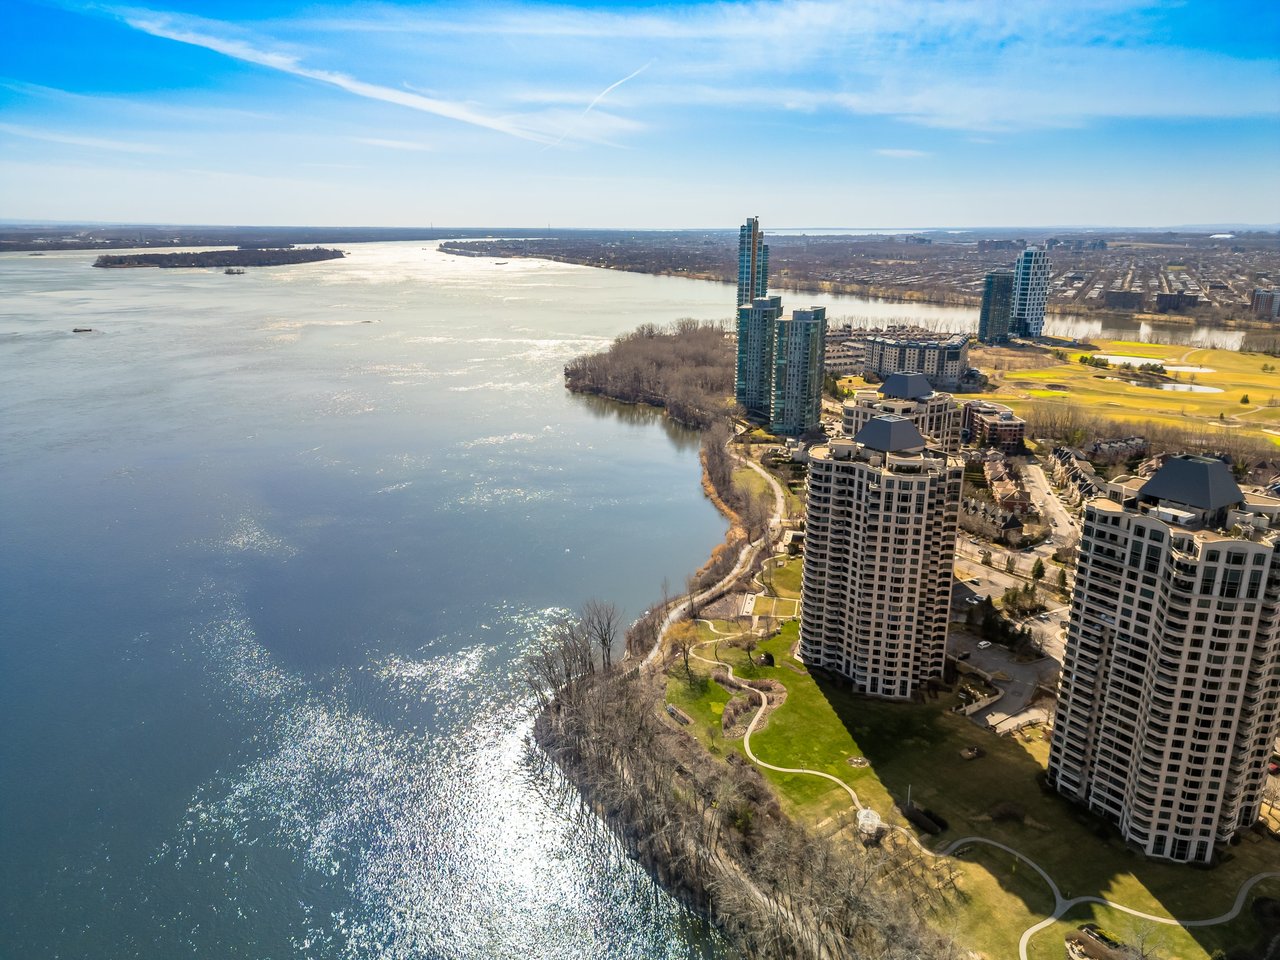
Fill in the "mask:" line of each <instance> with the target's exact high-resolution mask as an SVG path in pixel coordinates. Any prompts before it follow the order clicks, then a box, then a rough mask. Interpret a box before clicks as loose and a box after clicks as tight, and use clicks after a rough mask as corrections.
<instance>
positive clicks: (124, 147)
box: [0, 123, 166, 153]
mask: <svg viewBox="0 0 1280 960" xmlns="http://www.w3.org/2000/svg"><path fill="white" fill-rule="evenodd" d="M0 133H7V134H9V135H10V136H14V137H24V138H26V139H28V140H43V141H45V142H47V143H65V144H67V145H68V146H73V147H89V148H90V149H92V150H116V151H119V152H121V153H165V152H166V151H164V150H162V149H161V148H160V147H156V146H153V145H151V144H149V143H138V142H136V141H133V140H109V139H106V138H103V137H85V136H81V135H80V134H75V133H61V132H60V131H57V130H41V129H39V128H37V127H27V126H22V125H21V124H17V123H0Z"/></svg>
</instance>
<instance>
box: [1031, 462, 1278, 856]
mask: <svg viewBox="0 0 1280 960" xmlns="http://www.w3.org/2000/svg"><path fill="white" fill-rule="evenodd" d="M1277 733H1280V499H1276V498H1274V497H1265V496H1260V495H1254V494H1245V493H1242V492H1241V490H1240V487H1239V486H1237V484H1236V481H1235V479H1234V478H1233V477H1232V474H1231V471H1230V470H1229V469H1228V468H1227V465H1226V464H1225V463H1223V462H1222V461H1220V460H1215V459H1211V458H1207V457H1193V456H1180V457H1171V458H1170V459H1168V460H1167V461H1165V464H1164V466H1162V467H1161V468H1160V469H1159V470H1158V471H1156V473H1155V474H1154V475H1153V476H1152V477H1151V478H1150V479H1149V480H1146V481H1143V480H1141V479H1127V480H1126V479H1123V478H1121V479H1120V480H1118V481H1117V482H1116V483H1115V484H1114V485H1113V487H1112V493H1111V494H1110V496H1109V498H1101V497H1100V498H1097V499H1094V500H1090V501H1089V502H1088V504H1087V506H1086V507H1085V511H1084V532H1083V536H1082V539H1081V542H1080V560H1079V567H1078V569H1077V573H1076V585H1075V591H1074V595H1073V597H1072V600H1071V620H1070V628H1069V631H1068V635H1067V651H1066V660H1065V663H1064V666H1063V673H1062V684H1061V688H1060V694H1059V700H1058V711H1057V717H1056V719H1055V721H1054V725H1053V740H1052V743H1051V747H1050V752H1049V781H1050V783H1052V784H1053V785H1054V786H1055V787H1056V788H1057V789H1058V791H1059V792H1060V793H1063V794H1065V795H1066V796H1068V797H1070V798H1072V799H1073V800H1076V801H1078V802H1079V803H1081V804H1084V805H1085V806H1087V807H1088V808H1089V809H1091V810H1093V811H1094V812H1095V813H1098V814H1100V815H1102V816H1104V817H1106V818H1107V819H1109V820H1111V821H1112V822H1113V823H1115V824H1116V825H1117V826H1118V827H1119V830H1120V832H1121V834H1123V835H1124V838H1125V839H1126V840H1127V841H1129V842H1130V843H1132V844H1134V845H1136V846H1138V847H1140V848H1142V850H1143V851H1144V852H1145V853H1146V854H1147V855H1148V856H1152V857H1162V858H1165V859H1169V860H1177V861H1184V862H1197V863H1207V862H1209V861H1210V860H1211V859H1212V857H1213V853H1214V847H1215V845H1218V844H1222V843H1225V842H1227V841H1229V840H1230V839H1231V838H1232V837H1233V836H1235V835H1236V834H1237V833H1238V832H1239V831H1240V830H1242V829H1244V828H1246V827H1249V826H1251V825H1252V824H1253V823H1254V821H1256V820H1257V819H1258V816H1259V811H1260V809H1261V805H1262V796H1263V789H1264V787H1265V784H1266V779H1267V770H1266V763H1267V758H1268V757H1269V756H1270V755H1271V751H1272V750H1273V749H1274V744H1275V739H1276V735H1277Z"/></svg>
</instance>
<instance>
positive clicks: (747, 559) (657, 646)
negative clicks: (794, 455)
mask: <svg viewBox="0 0 1280 960" xmlns="http://www.w3.org/2000/svg"><path fill="white" fill-rule="evenodd" d="M729 442H730V443H732V442H733V441H732V439H730V441H729ZM725 449H726V450H728V449H729V447H728V445H726V447H725ZM729 454H730V456H732V457H733V458H734V459H735V460H737V461H738V462H739V463H743V464H745V465H746V466H748V467H750V468H751V469H752V470H754V471H756V473H758V474H760V476H762V477H764V478H765V480H766V481H768V483H769V485H770V486H771V487H772V488H773V509H774V514H773V517H772V518H770V520H769V529H768V530H766V531H765V534H764V536H763V537H761V538H760V539H759V540H757V541H755V542H754V543H752V542H750V541H748V542H747V543H745V544H743V546H742V550H741V551H740V552H739V553H738V562H737V563H735V564H734V565H733V569H732V570H730V571H729V572H728V573H727V574H725V575H724V576H723V577H721V578H720V579H719V580H717V581H716V582H715V583H714V584H712V585H711V586H709V587H707V589H705V590H701V591H699V592H698V593H696V594H694V595H693V596H692V597H685V598H684V599H682V600H679V601H677V602H676V603H674V604H673V605H672V607H671V609H670V610H668V611H667V615H666V617H664V618H663V621H662V626H660V627H659V628H658V638H657V640H655V641H654V644H653V646H652V647H651V648H650V650H649V652H648V653H646V654H645V656H644V659H643V660H641V661H640V667H641V669H649V668H650V667H652V666H653V665H654V663H656V662H657V660H658V659H659V657H660V656H661V655H662V648H663V643H664V641H665V640H666V637H667V631H669V630H670V629H671V628H672V627H673V626H675V625H676V623H677V622H678V621H679V620H680V618H681V617H683V616H685V614H687V613H688V612H689V610H690V607H691V604H692V601H693V600H695V599H696V600H697V601H698V603H700V604H701V603H705V602H707V600H708V599H711V598H714V597H715V596H717V595H719V594H720V593H723V592H724V590H725V589H726V588H727V587H728V586H729V584H731V583H733V581H734V580H736V579H737V578H738V577H740V576H741V575H742V572H743V571H744V570H746V569H747V568H748V567H750V566H751V564H752V563H753V562H754V561H755V558H756V554H758V553H759V552H760V551H761V550H762V549H764V548H765V547H767V546H769V545H770V544H771V543H772V537H771V536H770V533H771V531H773V530H774V529H776V528H778V527H779V526H781V524H782V518H783V517H784V516H785V515H786V498H785V496H784V495H783V492H782V485H781V484H780V483H778V481H777V480H776V479H775V478H774V476H773V475H772V474H771V473H769V471H768V470H766V469H765V468H764V467H762V466H760V464H758V463H756V462H755V461H754V460H752V459H751V458H750V457H744V456H741V455H740V454H737V453H735V452H734V451H733V450H729Z"/></svg>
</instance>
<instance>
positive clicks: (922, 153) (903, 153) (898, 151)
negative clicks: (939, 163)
mask: <svg viewBox="0 0 1280 960" xmlns="http://www.w3.org/2000/svg"><path fill="white" fill-rule="evenodd" d="M875 152H876V153H878V154H880V156H882V157H894V158H895V159H898V160H915V159H917V158H919V157H927V156H929V153H928V151H926V150H907V149H902V148H899V147H880V148H879V149H878V150H876V151H875Z"/></svg>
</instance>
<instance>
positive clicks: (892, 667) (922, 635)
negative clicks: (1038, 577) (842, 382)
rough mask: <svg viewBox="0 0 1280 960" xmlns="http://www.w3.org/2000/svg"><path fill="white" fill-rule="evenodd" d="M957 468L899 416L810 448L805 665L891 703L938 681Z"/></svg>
mask: <svg viewBox="0 0 1280 960" xmlns="http://www.w3.org/2000/svg"><path fill="white" fill-rule="evenodd" d="M963 469H964V467H963V462H962V461H961V460H960V459H959V458H958V457H955V456H952V455H949V454H948V453H947V452H946V451H945V450H943V449H942V448H941V447H938V446H936V445H931V444H929V443H928V442H927V441H926V440H925V438H924V437H923V436H922V435H921V433H920V431H919V430H918V429H917V428H916V425H915V424H914V423H913V422H912V421H911V420H909V419H907V418H906V417H901V416H896V415H882V416H877V417H874V418H872V419H870V420H868V421H867V422H866V423H865V424H863V425H862V426H861V427H860V428H859V429H858V431H857V433H856V434H854V435H852V436H845V437H843V438H840V439H836V440H832V441H831V442H830V443H828V444H826V445H824V446H817V447H814V448H813V449H812V450H811V451H810V455H809V490H808V505H807V508H806V525H805V550H804V580H803V605H802V608H801V620H800V655H801V657H802V658H803V659H804V661H805V662H806V663H809V664H811V665H814V666H820V667H824V668H826V669H828V670H831V671H833V672H835V673H838V674H841V675H843V676H845V677H847V678H849V680H850V681H851V682H852V684H853V688H854V689H855V690H857V691H858V692H860V693H865V694H869V695H871V696H877V697H887V698H891V699H897V700H904V699H907V698H909V697H911V695H912V694H913V693H914V691H915V689H916V688H917V687H918V686H919V685H920V684H921V683H922V682H924V681H925V680H928V679H930V678H932V677H940V676H942V670H943V660H944V656H945V653H946V645H947V623H948V620H949V616H948V612H949V609H950V605H951V567H952V561H953V559H954V555H955V544H956V518H957V512H958V506H959V503H960V484H961V478H962V475H963Z"/></svg>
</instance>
